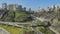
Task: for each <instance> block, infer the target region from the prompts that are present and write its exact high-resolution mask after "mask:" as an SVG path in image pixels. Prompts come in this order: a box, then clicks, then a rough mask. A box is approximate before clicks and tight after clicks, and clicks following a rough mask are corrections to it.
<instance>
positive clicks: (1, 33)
mask: <svg viewBox="0 0 60 34" xmlns="http://www.w3.org/2000/svg"><path fill="white" fill-rule="evenodd" d="M0 34H10V33H9V32H7V31H6V30H5V29H3V28H0Z"/></svg>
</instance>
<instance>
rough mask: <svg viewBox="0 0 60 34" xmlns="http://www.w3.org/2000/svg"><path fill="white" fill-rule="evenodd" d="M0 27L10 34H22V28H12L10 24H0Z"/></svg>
mask: <svg viewBox="0 0 60 34" xmlns="http://www.w3.org/2000/svg"><path fill="white" fill-rule="evenodd" d="M0 27H1V28H4V29H6V30H7V31H8V32H10V33H11V34H23V30H22V29H21V28H16V27H15V28H13V27H11V26H6V25H0Z"/></svg>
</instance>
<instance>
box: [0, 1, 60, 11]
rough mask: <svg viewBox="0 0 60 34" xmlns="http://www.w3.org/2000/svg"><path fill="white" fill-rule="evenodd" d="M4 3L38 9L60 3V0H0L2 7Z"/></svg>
mask: <svg viewBox="0 0 60 34" xmlns="http://www.w3.org/2000/svg"><path fill="white" fill-rule="evenodd" d="M2 3H7V4H15V3H16V4H19V5H22V6H23V7H27V8H32V9H33V10H37V9H38V8H39V7H41V8H46V7H47V6H51V5H54V4H60V0H0V7H1V4H2Z"/></svg>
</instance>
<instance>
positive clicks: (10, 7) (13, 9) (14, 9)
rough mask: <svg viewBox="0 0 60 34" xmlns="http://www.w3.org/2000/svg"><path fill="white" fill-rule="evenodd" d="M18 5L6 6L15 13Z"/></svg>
mask: <svg viewBox="0 0 60 34" xmlns="http://www.w3.org/2000/svg"><path fill="white" fill-rule="evenodd" d="M17 7H18V5H17V4H9V5H8V10H12V11H16V10H17Z"/></svg>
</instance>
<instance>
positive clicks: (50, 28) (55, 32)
mask: <svg viewBox="0 0 60 34" xmlns="http://www.w3.org/2000/svg"><path fill="white" fill-rule="evenodd" d="M31 16H33V15H31ZM33 17H35V16H33ZM35 19H37V20H40V21H42V22H43V21H49V20H47V19H43V20H42V19H40V18H38V17H35ZM49 30H50V31H51V32H52V33H54V34H59V33H58V32H57V31H56V30H54V29H53V28H52V27H49Z"/></svg>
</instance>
